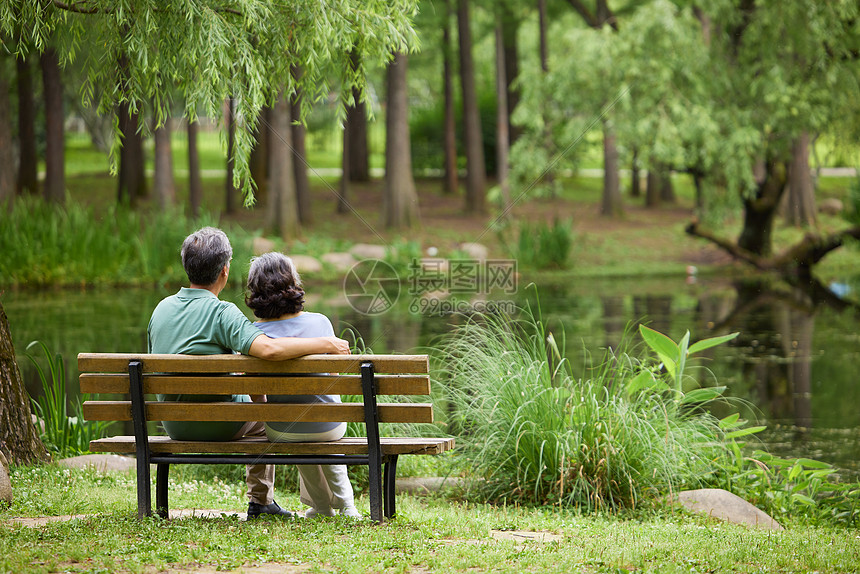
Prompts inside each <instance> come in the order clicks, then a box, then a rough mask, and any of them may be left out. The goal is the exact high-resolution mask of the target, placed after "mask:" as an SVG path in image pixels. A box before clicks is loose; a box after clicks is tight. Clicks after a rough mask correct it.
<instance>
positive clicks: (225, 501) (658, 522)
mask: <svg viewBox="0 0 860 574" xmlns="http://www.w3.org/2000/svg"><path fill="white" fill-rule="evenodd" d="M11 474H12V480H13V488H14V489H15V497H16V498H15V502H14V503H13V505H12V507H11V508H8V509H4V510H0V572H115V571H127V572H157V571H165V570H170V571H175V570H176V569H181V571H183V572H186V571H190V572H195V571H199V572H213V571H216V570H220V571H225V570H226V571H229V570H237V569H242V570H248V571H253V572H281V571H287V572H461V571H477V572H483V571H493V572H728V571H731V572H812V571H817V572H851V571H856V570H857V567H858V564H860V535H858V533H857V531H854V530H845V529H838V528H829V527H828V528H820V527H808V526H803V525H799V524H787V525H786V530H785V531H783V532H773V531H765V530H756V529H750V528H746V527H742V526H736V525H731V524H727V523H722V522H718V521H714V520H711V519H708V518H706V517H702V516H696V515H691V514H688V513H686V512H683V511H681V510H679V509H674V508H667V507H655V508H652V509H648V510H637V511H636V512H635V513H629V514H622V515H580V514H577V513H576V512H572V511H570V510H567V509H559V508H555V507H551V508H550V507H542V508H522V507H517V508H514V507H496V506H490V505H484V504H473V503H467V502H464V501H462V500H458V499H455V498H446V497H442V496H440V495H436V496H430V497H414V496H410V495H399V496H398V501H397V503H398V511H399V513H398V516H397V517H396V519H395V520H393V521H391V522H389V523H386V524H384V525H381V526H378V525H374V524H373V523H371V522H369V521H360V522H351V521H348V520H346V519H341V518H337V519H327V520H321V521H312V520H297V521H287V522H277V521H258V522H245V521H242V520H239V518H238V517H236V516H234V515H233V513H235V512H241V511H242V510H244V507H245V505H244V502H243V499H244V497H243V495H242V490H243V485H242V484H240V482H239V481H233V480H230V481H222V480H217V479H212V480H206V481H201V480H196V479H193V478H190V477H183V476H181V475H178V476H177V478H176V480H175V481H173V482H172V483H171V485H170V496H171V499H172V502H171V504H172V506H174V507H175V508H206V509H222V510H223V511H224V514H223V516H221V517H219V518H185V519H174V520H169V521H162V520H160V519H148V520H143V521H139V520H137V518H135V517H134V516H133V515H134V513H135V495H134V492H135V490H134V476H133V474H131V473H128V474H126V473H112V474H100V473H98V472H96V471H93V470H70V469H62V468H60V467H58V466H56V465H45V466H40V467H32V468H16V469H13V470H12V473H11ZM278 499H279V502H281V504H282V505H283V506H285V507H288V508H293V509H300V508H301V505H300V503H299V502H298V495H297V494H295V493H293V492H288V493H284V490H283V489H280V490H279V493H278ZM358 506H359V508H360V509H363V510H364V512H367V500H366V498H365V497H361V498H360V499H359V500H358ZM65 514H82V515H85V516H83V517H80V518H77V519H73V520H69V521H56V522H48V523H45V524H41V525H36V526H22V525H19V524H17V523H15V522H11V521H9V519H10V518H11V517H15V516H59V515H65Z"/></svg>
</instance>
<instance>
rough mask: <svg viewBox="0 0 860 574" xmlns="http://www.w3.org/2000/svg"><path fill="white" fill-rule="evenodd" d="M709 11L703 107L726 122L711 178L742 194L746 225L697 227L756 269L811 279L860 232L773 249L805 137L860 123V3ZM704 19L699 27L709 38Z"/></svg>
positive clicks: (694, 230) (714, 150) (800, 2)
mask: <svg viewBox="0 0 860 574" xmlns="http://www.w3.org/2000/svg"><path fill="white" fill-rule="evenodd" d="M704 10H705V14H706V15H707V25H708V29H709V30H715V31H717V32H718V33H713V34H710V33H709V40H708V42H705V47H706V49H705V57H704V58H703V59H702V60H701V61H700V62H699V64H698V66H697V68H696V69H697V75H698V77H699V81H700V82H701V84H702V85H704V86H705V87H706V88H707V91H706V92H705V93H706V95H707V98H706V99H705V100H704V101H703V102H702V108H703V109H705V110H707V112H708V116H709V117H710V118H711V120H712V121H713V122H714V125H716V126H717V128H718V137H717V140H716V142H718V143H715V144H712V145H711V146H710V150H709V153H708V154H707V155H708V156H709V159H710V162H711V164H712V166H713V168H712V169H711V170H709V172H710V173H709V174H708V176H709V177H710V179H711V180H712V181H716V182H718V184H719V185H724V186H725V188H726V189H727V190H728V192H729V193H734V194H736V197H738V198H739V200H740V201H739V203H740V206H741V207H742V210H743V227H742V229H741V232H740V234H739V236H738V237H737V239H736V240H735V241H729V240H726V239H723V238H720V237H717V236H716V235H714V234H712V233H710V232H708V231H706V230H704V229H702V228H701V227H700V226H699V225H698V224H696V223H694V224H692V225H690V226H689V228H688V231H689V232H690V233H691V234H693V235H698V236H701V237H705V238H707V239H710V240H711V241H714V242H715V243H717V244H718V245H720V246H722V247H724V248H726V249H727V250H728V251H730V252H732V253H733V254H734V255H735V256H736V257H739V258H741V259H743V260H745V261H747V262H749V263H751V264H753V265H755V266H756V267H759V268H764V269H777V270H780V271H783V272H785V273H787V274H789V275H799V276H801V277H804V276H808V275H809V274H810V272H811V271H810V270H811V267H812V266H813V265H814V264H815V263H817V262H818V261H820V260H821V258H823V257H824V256H825V255H826V254H827V253H829V252H830V251H831V250H833V249H835V248H837V247H839V246H840V245H842V242H843V241H844V239H845V238H846V237H848V236H851V237H856V236H858V235H860V228H852V229H845V230H843V231H839V232H836V233H834V234H831V235H827V236H823V235H819V234H817V233H815V232H812V233H809V234H808V235H807V236H806V237H805V238H804V239H803V240H802V241H801V242H799V243H797V244H796V245H793V246H789V247H787V248H783V249H782V250H781V251H780V252H777V250H776V249H775V248H774V245H773V232H774V228H775V225H776V222H775V219H776V216H777V213H778V210H779V207H780V202H781V201H782V199H783V195H784V193H785V190H786V183H787V182H788V178H789V174H790V170H791V166H792V164H795V165H796V164H797V163H798V162H797V160H796V158H795V155H796V154H797V147H798V145H797V144H798V141H802V140H803V139H804V138H805V135H806V134H820V133H823V132H828V133H831V134H836V133H838V132H840V131H842V130H845V129H850V126H851V124H852V123H853V124H856V123H857V121H858V117H857V114H856V94H857V93H860V26H858V24H857V22H858V19H860V7H858V4H857V2H855V1H853V0H834V1H832V2H818V1H816V0H794V1H793V2H778V1H776V0H768V1H758V2H754V1H752V0H720V1H718V2H712V3H709V4H708V6H707V8H705V9H704ZM686 13H687V12H686V9H679V10H678V12H677V14H679V15H680V16H681V17H682V18H683V17H684V15H685V14H686ZM689 20H690V19H689V18H687V19H686V21H689ZM702 22H703V20H702V18H701V17H700V18H699V19H698V20H697V21H696V25H698V26H699V28H700V33H701V34H702V36H704V26H703V25H702ZM700 94H701V92H700V93H699V94H694V95H693V96H692V97H694V98H697V99H698V98H699V96H700ZM682 129H683V130H685V131H686V129H687V128H686V126H683V127H682ZM800 163H801V164H802V163H803V162H800Z"/></svg>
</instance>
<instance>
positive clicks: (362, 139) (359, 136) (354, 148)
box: [346, 50, 370, 181]
mask: <svg viewBox="0 0 860 574" xmlns="http://www.w3.org/2000/svg"><path fill="white" fill-rule="evenodd" d="M359 57H360V56H359V54H358V52H356V51H355V50H353V51H352V52H351V53H350V55H349V58H350V61H351V62H352V69H353V70H357V69H358V68H359V67H360V66H361V61H360V60H359ZM360 96H361V92H359V91H358V89H357V88H353V89H352V98H353V101H354V104H353V105H352V106H349V107H348V108H347V109H346V133H347V135H348V136H349V181H370V152H369V151H368V148H367V108H366V106H365V103H364V102H362V101H360V100H359V98H360Z"/></svg>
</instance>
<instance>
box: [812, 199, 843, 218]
mask: <svg viewBox="0 0 860 574" xmlns="http://www.w3.org/2000/svg"><path fill="white" fill-rule="evenodd" d="M843 207H844V206H843V205H842V201H841V200H839V199H837V198H835V197H828V198H827V199H823V200H821V201H819V202H818V211H820V212H821V213H824V214H826V215H839V214H840V213H842V209H843Z"/></svg>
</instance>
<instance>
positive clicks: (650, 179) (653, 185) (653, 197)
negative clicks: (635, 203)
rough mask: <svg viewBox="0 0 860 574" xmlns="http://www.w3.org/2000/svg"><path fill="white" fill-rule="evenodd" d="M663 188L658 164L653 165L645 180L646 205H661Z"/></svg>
mask: <svg viewBox="0 0 860 574" xmlns="http://www.w3.org/2000/svg"><path fill="white" fill-rule="evenodd" d="M661 189H662V186H661V184H660V172H659V170H658V168H657V167H656V166H652V167H651V169H649V170H648V176H647V178H646V180H645V207H660V203H661V202H662V200H663V195H662V194H661V193H660V190H661Z"/></svg>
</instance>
